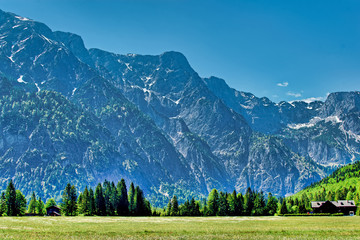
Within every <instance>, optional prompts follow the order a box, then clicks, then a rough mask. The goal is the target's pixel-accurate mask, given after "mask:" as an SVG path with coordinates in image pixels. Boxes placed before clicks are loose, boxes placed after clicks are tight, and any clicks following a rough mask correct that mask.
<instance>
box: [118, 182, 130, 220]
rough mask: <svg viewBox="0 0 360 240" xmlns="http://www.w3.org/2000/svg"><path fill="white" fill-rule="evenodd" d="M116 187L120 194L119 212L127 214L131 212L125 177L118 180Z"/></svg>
mask: <svg viewBox="0 0 360 240" xmlns="http://www.w3.org/2000/svg"><path fill="white" fill-rule="evenodd" d="M116 188H117V194H118V205H117V208H116V211H117V214H118V215H120V216H127V215H128V214H129V200H128V194H127V189H126V184H125V180H124V179H123V178H122V179H121V180H120V182H118V184H117V187H116Z"/></svg>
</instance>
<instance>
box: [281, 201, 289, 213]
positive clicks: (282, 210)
mask: <svg viewBox="0 0 360 240" xmlns="http://www.w3.org/2000/svg"><path fill="white" fill-rule="evenodd" d="M279 213H280V214H287V213H288V210H287V206H286V199H284V200H283V201H282V204H281V207H280V212H279Z"/></svg>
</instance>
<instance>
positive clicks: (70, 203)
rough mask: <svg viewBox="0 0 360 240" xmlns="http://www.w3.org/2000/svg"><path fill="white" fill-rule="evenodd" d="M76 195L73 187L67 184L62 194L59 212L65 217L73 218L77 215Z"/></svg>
mask: <svg viewBox="0 0 360 240" xmlns="http://www.w3.org/2000/svg"><path fill="white" fill-rule="evenodd" d="M76 200H77V193H76V188H75V186H74V185H72V186H71V185H70V183H68V184H67V185H66V187H65V189H64V192H63V194H62V203H61V211H62V213H63V214H64V215H65V216H75V215H76V213H77V201H76Z"/></svg>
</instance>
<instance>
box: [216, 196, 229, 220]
mask: <svg viewBox="0 0 360 240" xmlns="http://www.w3.org/2000/svg"><path fill="white" fill-rule="evenodd" d="M227 197H228V194H227V193H223V192H220V197H219V212H218V215H219V216H227V215H229V204H228V201H227Z"/></svg>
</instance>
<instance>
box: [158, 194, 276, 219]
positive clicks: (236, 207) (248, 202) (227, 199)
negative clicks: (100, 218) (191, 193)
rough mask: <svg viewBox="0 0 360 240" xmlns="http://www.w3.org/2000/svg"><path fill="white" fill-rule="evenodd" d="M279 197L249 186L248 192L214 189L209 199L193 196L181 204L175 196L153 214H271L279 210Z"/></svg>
mask: <svg viewBox="0 0 360 240" xmlns="http://www.w3.org/2000/svg"><path fill="white" fill-rule="evenodd" d="M278 207H279V204H278V199H277V198H276V197H275V196H273V195H272V194H271V193H269V194H268V195H267V198H266V197H265V194H264V193H263V192H262V191H260V192H258V191H253V190H252V189H251V188H248V189H247V191H246V193H245V194H244V195H243V194H242V193H236V191H235V190H234V191H233V192H232V193H227V192H222V191H220V192H219V191H218V190H217V189H213V190H212V191H211V192H210V193H209V195H208V197H207V199H203V200H202V201H196V200H195V199H194V198H192V199H191V200H190V201H189V200H187V201H185V203H183V204H179V203H178V201H177V196H176V195H175V196H173V197H172V198H171V200H170V201H169V203H168V205H167V207H166V208H164V209H161V210H156V211H155V212H154V213H153V215H161V216H270V215H274V214H275V213H277V211H278Z"/></svg>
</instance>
